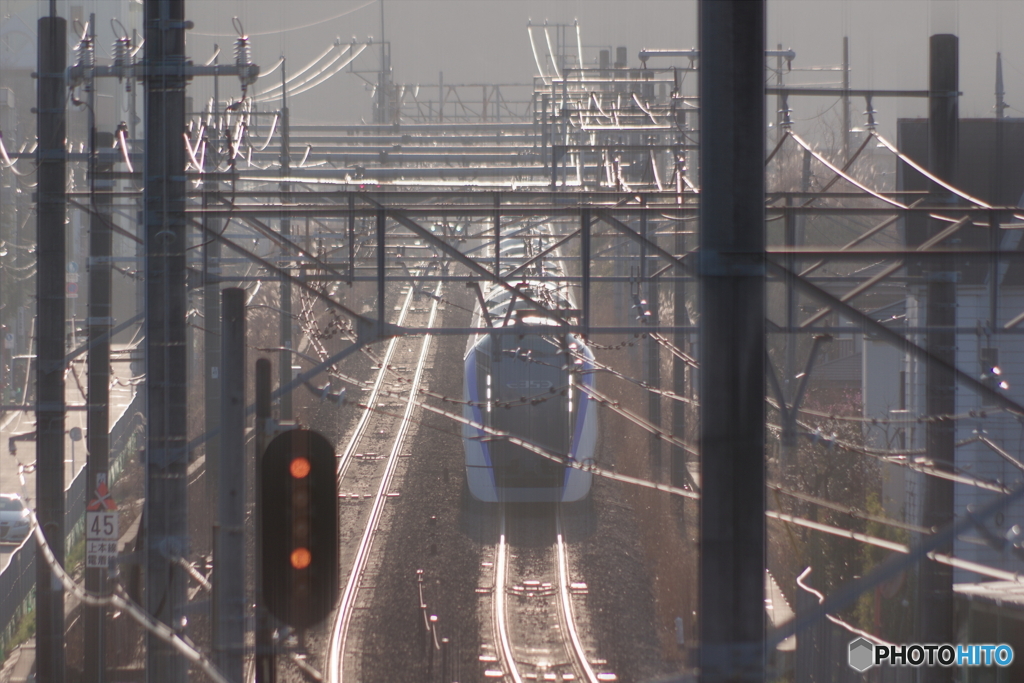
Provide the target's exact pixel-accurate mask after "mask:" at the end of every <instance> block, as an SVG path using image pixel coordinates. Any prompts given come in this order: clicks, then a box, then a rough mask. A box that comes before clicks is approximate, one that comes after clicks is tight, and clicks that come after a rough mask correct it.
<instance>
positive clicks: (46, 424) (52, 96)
mask: <svg viewBox="0 0 1024 683" xmlns="http://www.w3.org/2000/svg"><path fill="white" fill-rule="evenodd" d="M38 57H39V85H38V90H37V99H36V102H37V112H38V113H37V126H38V135H39V151H38V153H37V163H38V169H39V170H38V172H37V176H36V177H37V180H38V183H39V185H38V187H37V189H36V192H37V195H36V216H37V223H36V253H37V266H36V295H37V306H38V310H37V313H36V321H37V322H36V337H37V342H36V343H37V349H38V351H37V357H36V358H37V365H36V467H37V469H36V514H37V515H38V517H39V524H40V526H42V529H43V535H44V536H45V537H46V542H47V543H48V544H49V546H50V550H52V551H53V554H54V557H55V559H56V561H57V563H58V564H60V565H61V566H63V565H64V319H65V311H64V307H65V281H64V280H65V274H64V270H65V260H66V244H65V228H64V219H65V214H66V212H67V211H66V197H65V194H64V188H65V182H66V167H67V152H66V151H65V148H64V139H65V137H66V130H67V108H66V105H65V99H64V98H65V94H66V92H67V88H66V86H65V70H66V69H67V21H66V20H65V19H64V18H62V17H58V16H54V5H53V3H52V2H51V4H50V16H48V17H42V18H41V19H39V55H38ZM36 652H37V655H36V680H38V681H39V683H63V681H64V664H65V662H64V589H63V587H62V586H61V584H60V583H59V582H57V581H55V580H54V577H53V572H52V571H51V570H50V565H49V564H48V563H47V561H46V559H45V557H44V556H43V553H42V551H41V550H39V551H37V552H36Z"/></svg>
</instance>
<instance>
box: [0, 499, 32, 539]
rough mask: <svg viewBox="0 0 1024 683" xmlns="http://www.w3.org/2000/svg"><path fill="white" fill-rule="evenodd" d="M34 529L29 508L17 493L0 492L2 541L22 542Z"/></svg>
mask: <svg viewBox="0 0 1024 683" xmlns="http://www.w3.org/2000/svg"><path fill="white" fill-rule="evenodd" d="M31 529H32V522H31V520H30V519H29V514H28V509H27V508H26V507H25V506H24V505H22V504H21V496H19V495H18V494H17V493H0V543H21V542H22V541H24V540H25V537H26V536H28V532H29V531H30V530H31Z"/></svg>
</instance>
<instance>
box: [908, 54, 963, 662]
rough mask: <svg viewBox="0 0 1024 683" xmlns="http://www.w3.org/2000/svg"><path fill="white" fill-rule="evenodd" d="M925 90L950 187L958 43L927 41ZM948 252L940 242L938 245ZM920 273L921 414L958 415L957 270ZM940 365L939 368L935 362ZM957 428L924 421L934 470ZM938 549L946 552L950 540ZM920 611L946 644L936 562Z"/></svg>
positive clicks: (943, 517)
mask: <svg viewBox="0 0 1024 683" xmlns="http://www.w3.org/2000/svg"><path fill="white" fill-rule="evenodd" d="M929 70H930V73H929V77H928V89H929V91H930V93H931V94H930V96H929V98H928V146H929V170H930V171H931V172H932V173H934V174H935V175H937V176H938V177H939V178H941V179H943V180H945V181H947V182H952V183H955V182H956V180H957V179H956V169H957V145H958V143H959V134H958V123H957V122H958V118H959V109H958V100H959V94H958V92H957V91H958V88H959V73H958V72H959V39H958V38H957V36H955V35H950V34H937V35H933V36H931V39H930V56H929ZM955 200H956V197H955V196H954V195H953V194H952V193H950V192H949V191H947V190H945V189H943V188H941V187H940V186H938V185H935V184H933V185H932V187H931V201H932V202H933V204H935V205H938V206H944V207H948V208H952V206H953V205H954V204H955ZM944 227H945V224H944V223H941V222H939V221H935V220H932V221H931V223H930V225H929V233H931V234H936V233H938V232H939V231H941V230H942V229H943V228H944ZM944 247H945V248H948V247H949V244H948V242H942V243H941V244H939V245H937V248H939V249H942V248H944ZM931 263H933V264H934V265H932V266H930V267H929V268H928V269H927V270H925V279H926V285H925V286H926V289H927V294H926V297H927V299H926V307H925V325H926V326H927V328H928V332H927V335H926V338H925V348H926V349H927V351H928V357H929V361H928V363H927V365H926V367H925V411H926V413H927V414H928V415H930V416H933V417H935V416H942V415H953V413H955V412H956V384H955V379H954V377H953V373H952V372H951V371H950V370H949V369H948V368H951V367H953V364H954V362H955V360H956V357H955V356H956V334H955V332H954V328H955V327H956V270H955V264H954V263H953V259H952V258H948V259H943V260H941V261H933V262H931ZM940 363H944V364H945V365H941V364H940ZM954 442H955V424H954V422H953V420H952V419H938V420H929V422H928V425H927V427H926V431H925V447H926V448H927V451H928V457H929V458H931V459H932V461H933V462H934V463H935V467H936V469H939V470H942V471H945V472H952V471H953V466H954V445H955V443H954ZM953 503H954V499H953V482H952V481H949V480H947V479H940V478H939V477H926V478H925V490H924V508H923V514H922V520H921V523H922V524H923V525H924V526H926V527H928V528H942V527H944V526H946V525H947V524H952V523H953ZM936 552H939V553H947V554H952V552H953V544H952V542H950V543H948V544H946V545H944V546H942V547H940V548H938V549H937V550H936ZM919 586H920V593H919V595H918V606H919V615H920V619H919V621H918V633H919V637H918V642H922V643H951V642H953V638H954V636H955V633H954V631H953V570H952V568H951V567H949V566H947V565H942V564H939V563H938V562H933V561H925V563H924V564H922V565H921V574H920V582H919ZM921 674H922V677H921V680H922V681H928V682H932V681H936V682H937V681H951V680H952V679H953V678H952V675H953V671H952V669H947V668H944V667H929V668H926V669H922V671H921Z"/></svg>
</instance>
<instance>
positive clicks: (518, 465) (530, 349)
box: [491, 335, 572, 488]
mask: <svg viewBox="0 0 1024 683" xmlns="http://www.w3.org/2000/svg"><path fill="white" fill-rule="evenodd" d="M508 341H509V342H511V343H506V344H505V345H503V346H504V353H503V354H502V359H501V361H499V362H492V363H491V378H492V391H493V394H492V395H493V401H494V402H495V406H494V410H493V412H492V413H491V419H492V422H491V424H492V425H493V427H494V428H495V429H499V430H502V431H507V432H509V433H511V434H513V435H515V436H517V437H520V438H522V439H523V440H525V441H529V442H530V443H533V444H536V445H537V446H540V447H541V448H543V449H544V450H545V451H547V452H549V453H552V454H555V455H558V456H561V457H565V456H566V454H567V453H568V452H569V446H570V439H571V437H572V432H571V418H572V413H571V412H570V411H569V410H568V391H567V390H568V385H569V377H568V374H567V373H566V371H565V370H564V369H563V368H564V366H565V355H564V353H562V352H560V351H559V349H558V348H557V347H556V346H555V345H554V344H552V343H551V341H549V340H545V339H542V338H540V337H537V336H533V335H530V336H527V337H525V338H523V339H510V340H508ZM491 457H492V459H493V463H494V475H495V480H496V481H497V483H498V485H499V486H504V487H508V488H520V487H529V488H534V487H554V486H561V485H562V480H563V477H564V472H565V467H564V465H562V464H560V463H557V462H554V461H552V460H550V459H547V458H544V457H543V456H540V455H538V454H536V453H533V452H532V451H530V450H528V449H526V448H523V447H522V446H518V445H515V444H512V443H509V442H507V441H501V440H498V441H493V442H492V449H491Z"/></svg>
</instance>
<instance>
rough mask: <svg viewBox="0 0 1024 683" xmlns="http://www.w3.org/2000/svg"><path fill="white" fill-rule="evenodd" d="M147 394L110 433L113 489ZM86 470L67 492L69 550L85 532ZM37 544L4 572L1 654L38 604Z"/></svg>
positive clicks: (26, 545)
mask: <svg viewBox="0 0 1024 683" xmlns="http://www.w3.org/2000/svg"><path fill="white" fill-rule="evenodd" d="M144 400H145V394H144V393H143V392H138V393H136V394H135V396H134V397H133V398H132V400H131V402H130V403H129V404H128V407H127V408H125V411H124V412H123V413H121V416H120V417H119V418H118V419H117V422H115V423H114V426H113V427H112V428H111V430H110V453H111V458H110V466H109V481H110V484H111V486H112V485H113V484H114V482H116V481H117V479H118V477H119V476H120V474H121V472H123V471H124V467H125V463H126V462H127V460H128V458H130V457H131V456H132V454H134V453H135V452H136V451H137V450H138V449H137V446H136V442H137V440H138V437H139V435H140V434H141V433H142V428H143V427H144V426H145V418H144V417H143V410H142V408H143V401H144ZM85 480H86V476H85V468H82V469H81V470H80V471H79V472H78V475H77V476H76V477H75V478H74V479H73V480H72V481H71V484H70V486H68V487H67V489H66V490H65V491H64V529H65V548H70V547H72V546H73V545H75V543H77V542H78V540H79V539H80V538H81V537H82V533H83V531H84V529H85V505H86V496H87V493H88V492H87V491H86V481H85ZM35 566H36V544H35V541H34V540H33V537H32V536H31V535H30V536H29V537H28V538H26V539H25V541H23V542H22V544H21V545H20V546H18V548H17V549H16V550H15V551H14V552H13V553H11V556H10V561H9V562H8V564H7V566H6V567H4V568H3V571H0V652H3V651H4V650H6V648H7V644H8V643H9V642H10V641H11V638H12V636H13V635H14V630H15V629H16V628H17V626H18V622H19V621H20V619H21V617H22V616H23V615H24V614H25V613H26V612H27V611H30V610H31V609H33V607H34V605H35V590H34V589H35V586H36V572H35Z"/></svg>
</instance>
